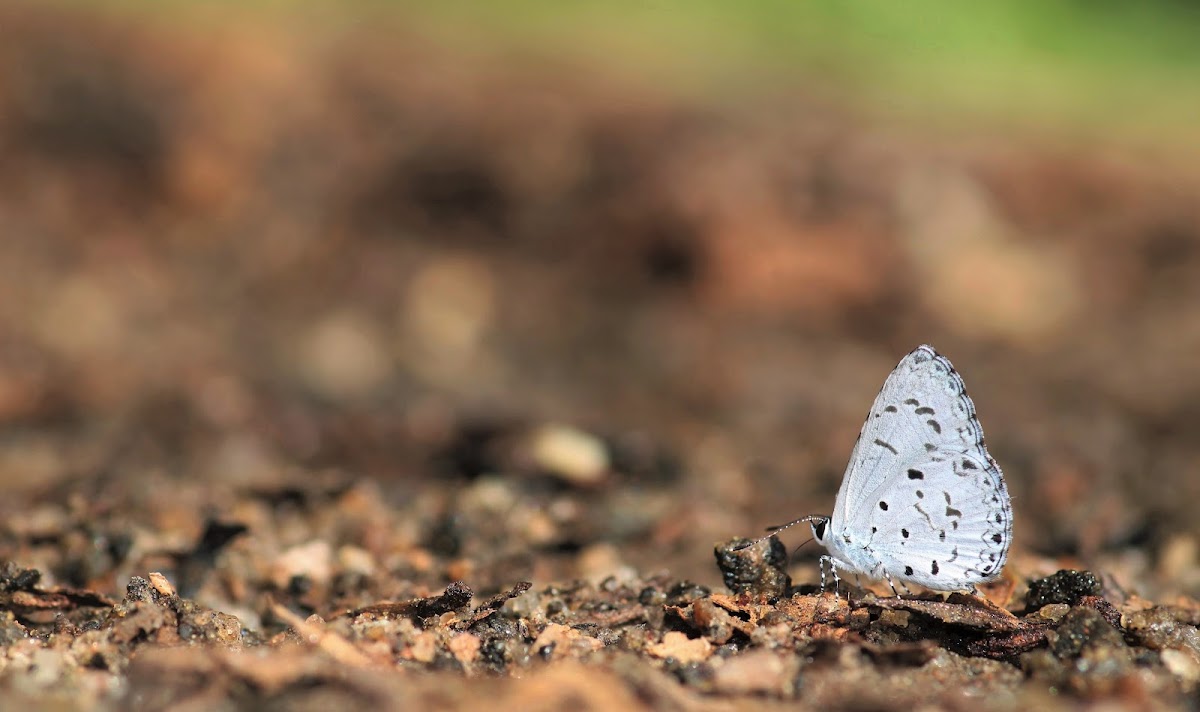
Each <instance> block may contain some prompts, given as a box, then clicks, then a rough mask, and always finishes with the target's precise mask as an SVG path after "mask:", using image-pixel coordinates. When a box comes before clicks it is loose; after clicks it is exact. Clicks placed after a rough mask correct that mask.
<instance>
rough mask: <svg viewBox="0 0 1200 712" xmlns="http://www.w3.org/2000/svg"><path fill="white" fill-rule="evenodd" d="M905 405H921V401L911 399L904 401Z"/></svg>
mask: <svg viewBox="0 0 1200 712" xmlns="http://www.w3.org/2000/svg"><path fill="white" fill-rule="evenodd" d="M904 405H921V401H919V400H917V399H916V398H909V399H907V400H905V401H904Z"/></svg>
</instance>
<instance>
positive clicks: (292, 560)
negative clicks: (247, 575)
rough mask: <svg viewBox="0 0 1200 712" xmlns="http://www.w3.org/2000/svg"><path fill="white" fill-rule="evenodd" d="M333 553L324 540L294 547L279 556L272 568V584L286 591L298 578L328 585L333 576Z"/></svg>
mask: <svg viewBox="0 0 1200 712" xmlns="http://www.w3.org/2000/svg"><path fill="white" fill-rule="evenodd" d="M332 560H333V551H332V548H331V547H330V546H329V542H327V541H324V540H322V539H317V540H314V541H310V542H308V543H306V544H299V545H297V546H293V547H291V548H290V549H288V550H287V551H285V552H283V553H282V554H280V555H279V557H278V558H276V559H275V561H274V562H273V564H272V567H271V582H272V583H274V584H275V585H276V586H277V587H278V588H280V589H286V588H287V587H288V584H289V583H290V582H291V581H292V579H294V578H295V577H297V576H304V577H307V578H309V579H311V580H312V581H313V582H314V583H317V584H322V585H324V584H326V583H328V582H329V579H330V577H331V576H332V574H333V566H332V564H333V561H332Z"/></svg>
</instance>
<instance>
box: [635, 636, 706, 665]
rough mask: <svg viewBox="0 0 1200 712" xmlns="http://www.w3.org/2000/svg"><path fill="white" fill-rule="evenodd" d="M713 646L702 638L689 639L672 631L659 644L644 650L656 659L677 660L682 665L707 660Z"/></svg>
mask: <svg viewBox="0 0 1200 712" xmlns="http://www.w3.org/2000/svg"><path fill="white" fill-rule="evenodd" d="M712 651H713V646H712V643H710V642H708V641H707V640H705V639H704V638H689V637H687V635H686V634H685V633H680V632H679V631H676V630H673V631H670V632H668V633H666V634H665V635H663V639H662V642H661V643H658V644H656V645H651V646H648V647H647V648H646V652H648V653H650V654H651V655H653V656H654V657H656V658H662V659H664V660H665V659H667V658H671V659H674V660H677V661H678V662H680V663H683V664H684V665H687V664H689V663H699V662H704V661H705V660H708V658H709V656H711V655H712Z"/></svg>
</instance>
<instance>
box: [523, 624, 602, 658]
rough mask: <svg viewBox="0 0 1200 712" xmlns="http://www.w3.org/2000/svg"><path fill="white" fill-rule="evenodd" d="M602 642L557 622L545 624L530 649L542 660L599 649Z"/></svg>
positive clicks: (577, 654) (575, 655) (571, 655)
mask: <svg viewBox="0 0 1200 712" xmlns="http://www.w3.org/2000/svg"><path fill="white" fill-rule="evenodd" d="M603 647H604V643H603V642H601V641H599V640H597V639H596V638H593V637H591V636H589V635H584V634H583V633H581V632H580V631H578V630H576V629H574V628H572V627H570V626H565V625H560V624H558V623H551V624H549V625H547V626H546V627H545V628H544V629H542V632H541V633H539V634H538V637H537V639H535V640H534V641H533V645H532V646H531V647H530V651H531V652H533V653H534V654H536V655H538V656H540V657H541V658H542V659H544V660H552V659H561V658H566V657H578V656H580V655H583V654H586V653H589V652H592V651H594V650H599V649H600V648H603Z"/></svg>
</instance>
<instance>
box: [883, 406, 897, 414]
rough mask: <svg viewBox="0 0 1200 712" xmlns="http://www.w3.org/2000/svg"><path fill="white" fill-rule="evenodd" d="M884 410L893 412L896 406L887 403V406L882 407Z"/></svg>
mask: <svg viewBox="0 0 1200 712" xmlns="http://www.w3.org/2000/svg"><path fill="white" fill-rule="evenodd" d="M884 410H885V411H887V412H889V413H895V412H896V406H894V405H889V406H887V407H886V408H884Z"/></svg>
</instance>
